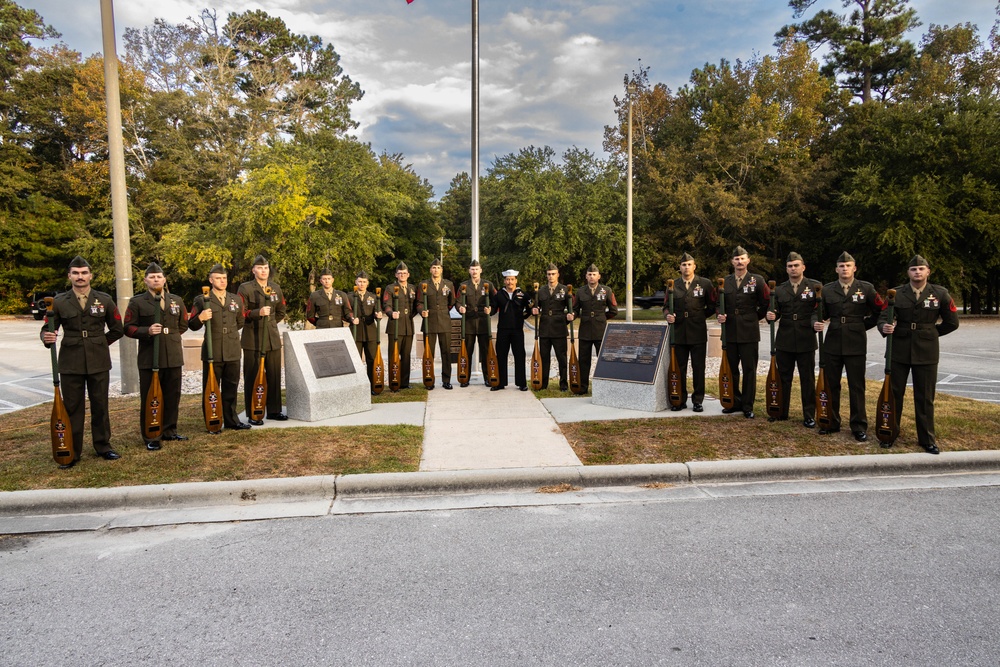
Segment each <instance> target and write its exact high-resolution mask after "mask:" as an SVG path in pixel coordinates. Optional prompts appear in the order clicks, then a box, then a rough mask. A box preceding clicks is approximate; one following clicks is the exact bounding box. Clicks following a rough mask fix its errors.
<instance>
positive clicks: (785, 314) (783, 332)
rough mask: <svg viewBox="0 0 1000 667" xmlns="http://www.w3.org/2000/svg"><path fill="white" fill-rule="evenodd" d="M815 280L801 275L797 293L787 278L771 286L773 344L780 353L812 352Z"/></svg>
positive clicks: (817, 285) (818, 284) (817, 284)
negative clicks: (775, 329)
mask: <svg viewBox="0 0 1000 667" xmlns="http://www.w3.org/2000/svg"><path fill="white" fill-rule="evenodd" d="M820 284H821V283H820V282H819V281H818V280H812V279H810V278H806V277H803V278H802V282H801V283H800V284H799V293H798V294H796V293H795V288H793V287H792V283H791V281H787V280H786V281H785V282H783V283H781V284H780V285H778V286H777V287H775V288H774V295H775V301H777V303H776V304H775V313H776V315H777V320H776V321H777V322H778V333H777V335H775V337H774V347H775V349H777V350H781V351H782V352H794V353H795V354H802V353H803V352H815V351H816V347H817V343H816V330H815V329H813V324H815V323H816V316H817V312H816V303H817V301H816V288H817V287H819V286H820Z"/></svg>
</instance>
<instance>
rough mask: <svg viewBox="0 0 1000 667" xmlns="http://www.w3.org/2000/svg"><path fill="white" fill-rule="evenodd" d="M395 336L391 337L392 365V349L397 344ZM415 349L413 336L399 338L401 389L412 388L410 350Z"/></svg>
mask: <svg viewBox="0 0 1000 667" xmlns="http://www.w3.org/2000/svg"><path fill="white" fill-rule="evenodd" d="M396 340H397V339H396V337H395V336H389V355H390V357H389V358H390V362H389V363H390V364H391V363H392V361H391V359H392V356H391V355H392V349H393V345H394V344H395V343H396ZM412 349H413V336H412V335H410V336H400V337H399V388H400V389H408V388H409V387H410V350H412Z"/></svg>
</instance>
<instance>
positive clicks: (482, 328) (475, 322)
mask: <svg viewBox="0 0 1000 667" xmlns="http://www.w3.org/2000/svg"><path fill="white" fill-rule="evenodd" d="M482 272H483V269H482V267H480V266H479V260H477V259H474V260H472V263H471V264H469V279H468V280H465V281H462V283H461V284H460V285H459V293H460V294H461V291H462V286H463V285H464V286H465V294H464V295H463V296H461V297H460V298H459V304H458V312H460V313H464V314H465V349H466V350H468V352H469V356H472V353H473V352H474V351H475V349H476V342H477V341H478V342H479V367H480V369H481V371H482V373H483V381H484V382H487V378H488V377H489V373H488V372H487V370H486V354H487V352H488V351H489V344H490V315H491V313H492V312H493V308H492V306H487V305H486V304H487V301H488V302H489V303H490V304H493V303H494V300H495V298H496V295H497V291H496V289H495V288H494V287H493V285H491V284H490V283H489V282H483V279H482ZM463 300H464V302H465V303H464V305H463V304H462V301H463ZM461 386H463V387H468V386H469V383H468V382H465V383H463V384H462V385H461ZM501 386H502V385H501Z"/></svg>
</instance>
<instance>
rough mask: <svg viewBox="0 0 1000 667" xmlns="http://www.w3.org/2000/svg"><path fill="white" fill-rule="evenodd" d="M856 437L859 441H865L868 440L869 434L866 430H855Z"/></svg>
mask: <svg viewBox="0 0 1000 667" xmlns="http://www.w3.org/2000/svg"><path fill="white" fill-rule="evenodd" d="M854 439H855V440H857V441H858V442H865V441H866V440H868V434H867V433H865V432H864V431H855V432H854Z"/></svg>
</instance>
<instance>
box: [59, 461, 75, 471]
mask: <svg viewBox="0 0 1000 667" xmlns="http://www.w3.org/2000/svg"><path fill="white" fill-rule="evenodd" d="M75 465H76V459H73V460H72V461H70V462H69V463H62V464H60V465H59V469H60V470H69V469H70V468H72V467H73V466H75Z"/></svg>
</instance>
